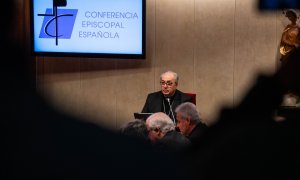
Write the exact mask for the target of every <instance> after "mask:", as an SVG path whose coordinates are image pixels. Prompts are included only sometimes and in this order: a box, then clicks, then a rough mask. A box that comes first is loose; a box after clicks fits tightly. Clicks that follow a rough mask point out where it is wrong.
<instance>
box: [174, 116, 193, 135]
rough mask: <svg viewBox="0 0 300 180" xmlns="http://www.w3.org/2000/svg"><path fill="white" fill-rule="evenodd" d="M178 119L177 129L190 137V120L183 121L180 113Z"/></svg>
mask: <svg viewBox="0 0 300 180" xmlns="http://www.w3.org/2000/svg"><path fill="white" fill-rule="evenodd" d="M176 119H177V127H178V128H179V129H180V132H181V134H183V135H185V136H188V133H189V128H190V121H189V119H183V118H182V116H181V113H180V112H178V113H177V114H176Z"/></svg>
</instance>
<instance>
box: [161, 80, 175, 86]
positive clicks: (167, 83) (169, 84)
mask: <svg viewBox="0 0 300 180" xmlns="http://www.w3.org/2000/svg"><path fill="white" fill-rule="evenodd" d="M160 85H162V86H164V85H167V86H172V85H173V83H172V82H171V81H167V82H165V81H160Z"/></svg>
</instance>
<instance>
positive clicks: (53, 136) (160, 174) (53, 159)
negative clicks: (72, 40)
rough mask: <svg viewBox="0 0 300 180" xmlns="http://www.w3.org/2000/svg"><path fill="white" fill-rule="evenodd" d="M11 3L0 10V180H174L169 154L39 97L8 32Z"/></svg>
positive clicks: (27, 64) (26, 59)
mask: <svg viewBox="0 0 300 180" xmlns="http://www.w3.org/2000/svg"><path fill="white" fill-rule="evenodd" d="M13 2H17V1H12V0H10V1H4V2H3V4H2V5H1V10H0V14H1V21H2V26H1V33H0V36H1V49H0V51H1V57H7V59H3V58H2V61H1V67H2V70H1V75H0V77H1V84H2V85H3V86H2V87H3V88H2V89H1V100H2V103H3V104H2V105H3V106H4V107H3V108H2V109H1V116H2V117H1V123H2V124H1V128H2V131H1V132H3V135H4V136H3V137H4V141H2V142H4V144H2V150H4V153H2V156H1V163H2V167H3V168H2V171H1V176H2V178H1V179H41V180H42V179H53V180H54V179H99V180H100V179H151V180H153V179H166V178H167V177H171V178H172V179H173V178H176V177H178V178H179V177H180V175H178V174H179V173H178V172H179V171H174V168H175V164H176V163H174V162H175V161H176V160H175V159H174V158H173V157H172V158H171V157H168V156H167V155H165V156H160V155H158V154H157V153H155V152H153V151H152V150H151V149H149V148H148V146H144V145H142V144H140V143H137V141H135V140H133V139H132V138H129V137H126V136H121V135H119V134H117V133H114V132H111V131H109V130H106V129H104V128H101V127H98V126H96V125H94V124H90V123H85V122H83V121H82V120H80V119H77V118H74V117H72V116H70V115H66V114H63V113H61V112H58V111H57V110H56V109H54V108H52V107H51V105H49V104H47V103H46V102H45V101H44V99H43V98H42V97H41V96H39V94H38V93H37V92H36V90H35V86H34V83H33V80H34V76H32V74H33V72H34V71H33V70H32V69H31V64H32V63H31V60H32V59H31V58H30V57H28V56H26V53H25V52H23V50H24V49H25V48H24V47H22V46H19V45H20V44H19V43H16V42H14V36H13V35H12V34H11V33H10V32H11V31H12V30H13V29H14V27H13V26H12V25H14V24H15V21H14V20H13V15H14V11H13V10H14V6H13ZM103 117H105V114H103ZM2 152H3V151H2ZM173 161H174V162H173ZM158 162H159V163H158ZM165 162H166V163H165ZM167 162H168V163H167ZM176 162H177V161H176ZM171 171H174V172H173V173H171V174H170V173H168V172H171Z"/></svg>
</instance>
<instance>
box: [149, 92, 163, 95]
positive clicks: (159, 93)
mask: <svg viewBox="0 0 300 180" xmlns="http://www.w3.org/2000/svg"><path fill="white" fill-rule="evenodd" d="M160 95H161V91H156V92H152V93H149V94H148V96H160Z"/></svg>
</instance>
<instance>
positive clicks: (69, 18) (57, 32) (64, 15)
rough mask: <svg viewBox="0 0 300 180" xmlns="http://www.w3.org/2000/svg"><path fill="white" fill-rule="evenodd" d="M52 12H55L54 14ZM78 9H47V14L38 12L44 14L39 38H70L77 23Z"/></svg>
mask: <svg viewBox="0 0 300 180" xmlns="http://www.w3.org/2000/svg"><path fill="white" fill-rule="evenodd" d="M52 12H54V13H53V14H52ZM77 12H78V10H77V9H55V11H52V9H51V8H47V9H46V13H45V14H38V16H44V19H43V24H42V27H41V31H40V35H39V38H50V39H56V45H58V39H70V38H71V35H72V31H73V27H74V24H75V20H76V16H77Z"/></svg>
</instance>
